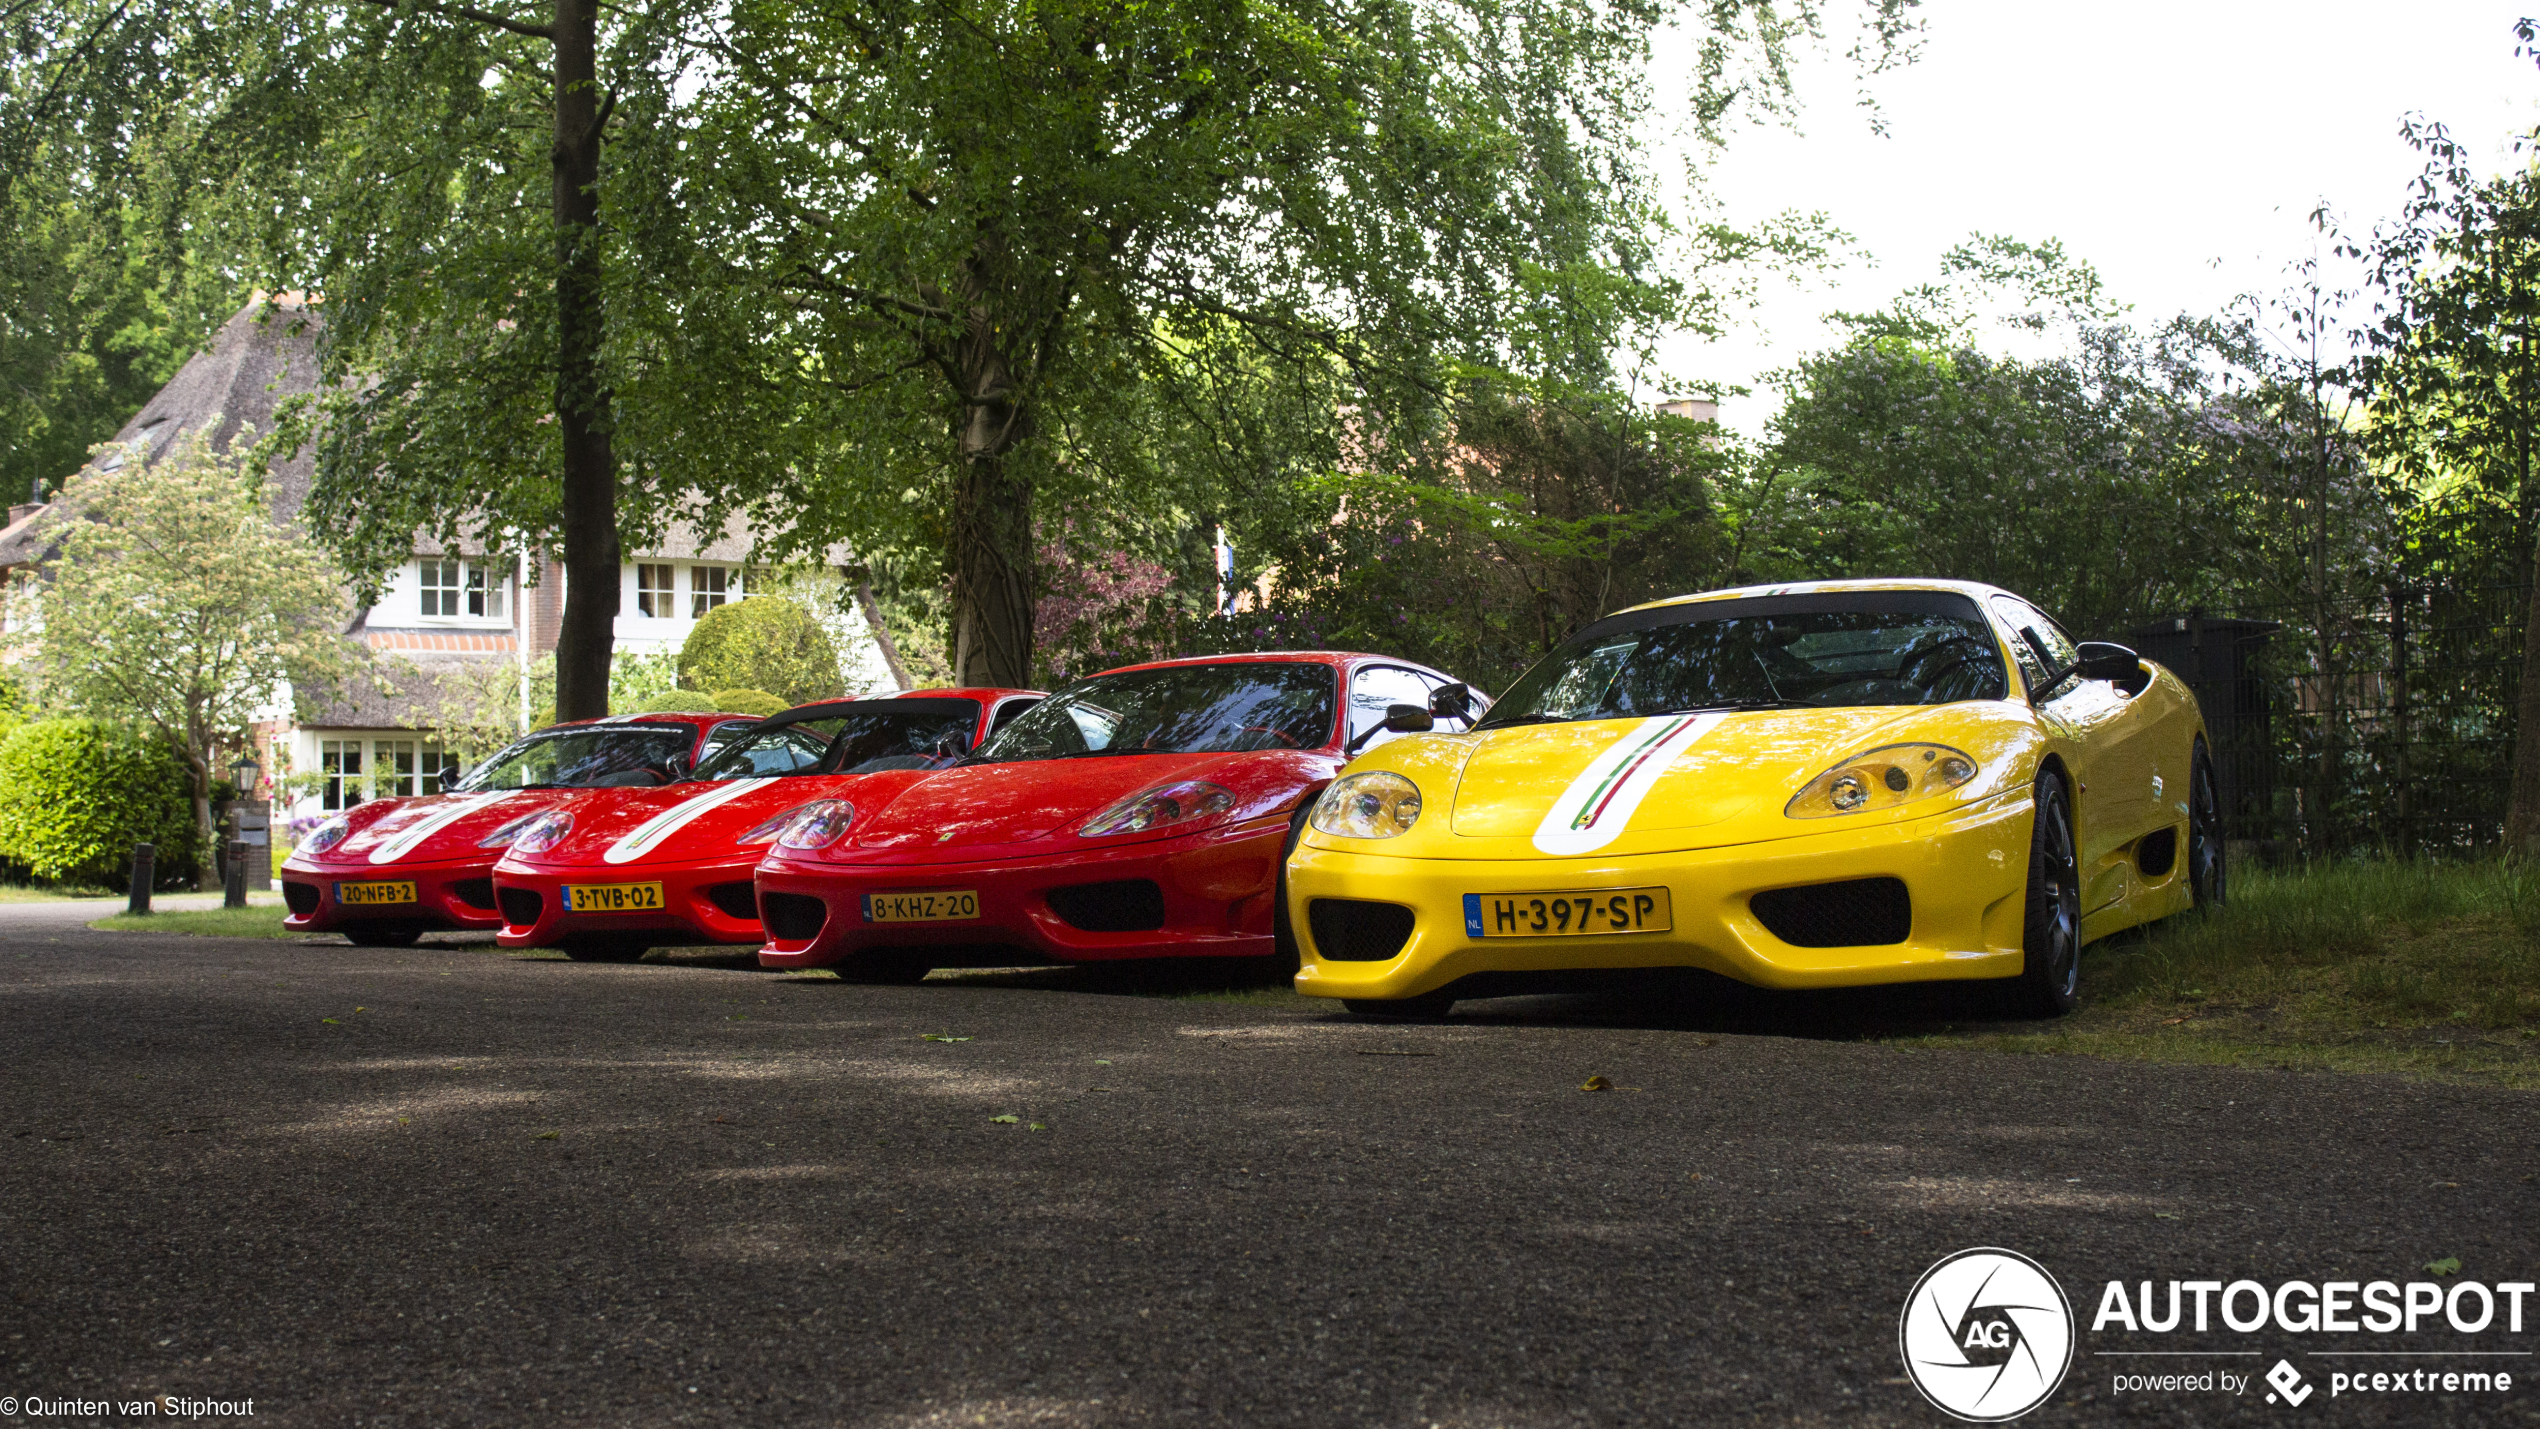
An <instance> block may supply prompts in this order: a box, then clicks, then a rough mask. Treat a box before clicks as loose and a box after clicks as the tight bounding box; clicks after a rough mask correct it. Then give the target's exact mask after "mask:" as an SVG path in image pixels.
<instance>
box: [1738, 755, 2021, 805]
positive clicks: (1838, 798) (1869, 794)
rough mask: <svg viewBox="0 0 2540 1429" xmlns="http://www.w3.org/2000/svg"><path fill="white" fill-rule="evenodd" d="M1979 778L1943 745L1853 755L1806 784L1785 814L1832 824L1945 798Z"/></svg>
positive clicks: (1969, 761) (1968, 761)
mask: <svg viewBox="0 0 2540 1429" xmlns="http://www.w3.org/2000/svg"><path fill="white" fill-rule="evenodd" d="M1975 777H1976V762H1975V761H1974V760H1972V759H1969V758H1968V757H1967V756H1966V755H1964V754H1961V753H1959V752H1958V751H1957V750H1954V749H1951V748H1950V747H1949V746H1948V745H1945V744H1891V745H1887V746H1886V747H1884V748H1880V749H1872V750H1868V751H1866V752H1864V753H1860V754H1856V755H1853V756H1852V757H1851V758H1849V759H1847V760H1845V761H1843V762H1842V763H1841V764H1838V765H1836V766H1835V767H1833V768H1832V769H1829V770H1827V771H1826V772H1825V773H1823V774H1820V775H1818V776H1817V777H1816V778H1814V779H1811V780H1809V781H1808V787H1807V788H1805V789H1802V790H1800V791H1799V794H1798V797H1796V798H1794V799H1792V800H1791V801H1790V806H1789V807H1788V808H1786V809H1784V810H1782V812H1783V813H1785V814H1788V815H1790V816H1791V817H1792V818H1794V819H1830V818H1833V817H1835V816H1836V815H1838V814H1867V813H1873V812H1876V811H1877V810H1880V809H1893V808H1895V807H1896V806H1897V805H1899V804H1910V803H1912V802H1914V801H1915V800H1916V799H1928V798H1930V797H1932V796H1933V795H1935V794H1946V793H1948V792H1949V791H1951V790H1953V789H1956V788H1958V787H1960V786H1961V785H1963V784H1965V783H1966V782H1967V781H1968V780H1970V779H1973V778H1975Z"/></svg>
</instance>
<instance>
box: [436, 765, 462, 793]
mask: <svg viewBox="0 0 2540 1429" xmlns="http://www.w3.org/2000/svg"><path fill="white" fill-rule="evenodd" d="M466 777H467V771H466V770H464V769H461V768H460V767H459V766H457V765H455V764H448V765H444V766H442V769H441V774H440V779H441V792H442V793H444V794H455V793H457V792H458V788H459V781H460V780H462V779H465V778H466Z"/></svg>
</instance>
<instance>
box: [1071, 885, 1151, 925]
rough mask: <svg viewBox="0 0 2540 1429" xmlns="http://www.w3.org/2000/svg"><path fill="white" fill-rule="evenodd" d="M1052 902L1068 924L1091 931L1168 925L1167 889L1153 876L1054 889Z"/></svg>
mask: <svg viewBox="0 0 2540 1429" xmlns="http://www.w3.org/2000/svg"><path fill="white" fill-rule="evenodd" d="M1049 904H1050V911H1051V912H1053V913H1056V914H1057V915H1058V916H1059V918H1060V920H1061V921H1063V922H1065V923H1066V924H1067V926H1068V927H1070V928H1080V929H1082V930H1084V931H1085V932H1088V933H1150V932H1153V931H1155V930H1156V929H1158V928H1161V927H1163V926H1164V890H1163V889H1161V888H1158V887H1156V886H1155V880H1154V879H1151V878H1124V879H1121V880H1120V881H1118V882H1116V883H1079V884H1077V885H1075V886H1074V887H1072V888H1053V889H1051V890H1050V891H1049Z"/></svg>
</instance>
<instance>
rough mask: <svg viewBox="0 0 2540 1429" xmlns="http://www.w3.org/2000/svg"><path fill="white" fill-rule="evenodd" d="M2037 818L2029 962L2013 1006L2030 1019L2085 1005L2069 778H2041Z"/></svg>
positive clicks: (2032, 833)
mask: <svg viewBox="0 0 2540 1429" xmlns="http://www.w3.org/2000/svg"><path fill="white" fill-rule="evenodd" d="M2033 802H2034V803H2035V805H2036V809H2037V817H2036V820H2035V822H2034V823H2033V824H2032V826H2031V827H2030V830H2029V839H2028V912H2027V917H2026V919H2025V920H2024V921H2025V929H2024V931H2025V934H2026V936H2025V937H2024V938H2023V940H2022V942H2023V945H2024V948H2025V951H2026V953H2027V960H2026V962H2025V963H2024V965H2023V966H2022V967H2021V969H2020V975H2019V977H2017V978H2016V979H2014V980H2013V999H2012V1000H2013V1002H2014V1003H2015V1004H2016V1005H2017V1007H2018V1009H2019V1011H2020V1012H2022V1013H2023V1014H2025V1015H2027V1016H2030V1017H2061V1016H2063V1015H2064V1014H2065V1013H2067V1012H2070V1011H2072V1010H2073V1009H2074V1008H2076V1007H2078V1006H2080V1005H2081V859H2080V857H2079V855H2078V854H2076V853H2075V852H2074V846H2073V806H2072V799H2071V796H2070V795H2068V794H2066V793H2065V792H2064V778H2063V776H2062V775H2060V774H2058V773H2056V772H2055V771H2053V770H2051V769H2050V770H2047V771H2046V772H2044V773H2042V774H2040V775H2038V776H2037V796H2036V798H2035V800H2034V801H2033Z"/></svg>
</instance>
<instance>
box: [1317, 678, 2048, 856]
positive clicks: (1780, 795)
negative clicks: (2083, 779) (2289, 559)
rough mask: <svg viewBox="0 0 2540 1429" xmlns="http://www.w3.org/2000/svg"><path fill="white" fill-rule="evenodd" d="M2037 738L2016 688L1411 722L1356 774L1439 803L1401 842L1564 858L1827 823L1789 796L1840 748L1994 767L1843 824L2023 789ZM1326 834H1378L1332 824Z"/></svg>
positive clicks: (1463, 852) (1698, 843) (1432, 851)
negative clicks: (1557, 720) (1465, 728)
mask: <svg viewBox="0 0 2540 1429" xmlns="http://www.w3.org/2000/svg"><path fill="white" fill-rule="evenodd" d="M2037 739H2038V733H2037V728H2036V720H2035V717H2034V715H2033V714H2032V712H2030V711H2029V710H2028V708H2027V707H2026V706H2025V705H2022V704H2017V703H2015V702H2012V701H2007V700H1983V701H1965V702H1961V703H1959V704H1954V705H1940V706H1906V707H1894V706H1884V707H1869V708H1853V709H1824V710H1820V709H1792V710H1740V711H1729V712H1712V713H1706V714H1693V715H1668V716H1659V717H1655V718H1649V719H1615V720H1587V721H1579V722H1575V723H1565V724H1543V725H1520V726H1517V727H1515V728H1511V729H1497V730H1486V731H1483V732H1482V733H1479V734H1458V735H1425V736H1413V737H1410V738H1406V739H1401V740H1397V741H1395V742H1394V743H1392V744H1389V745H1386V746H1385V747H1384V748H1382V749H1381V750H1378V751H1376V752H1375V753H1374V754H1373V755H1371V756H1370V757H1369V758H1367V759H1363V760H1361V761H1359V762H1358V763H1357V764H1355V765H1353V766H1351V769H1350V772H1351V773H1357V772H1359V771H1361V770H1364V769H1390V770H1392V771H1394V772H1397V773H1400V774H1403V775H1405V776H1406V777H1408V778H1410V779H1411V781H1412V782H1413V783H1414V784H1416V785H1418V786H1419V788H1420V789H1421V790H1422V791H1423V794H1424V795H1425V797H1426V798H1427V799H1428V800H1429V801H1430V807H1429V809H1428V810H1427V817H1425V818H1423V819H1422V820H1421V822H1420V823H1419V824H1417V825H1415V826H1414V827H1413V828H1412V829H1411V830H1410V831H1409V832H1408V833H1406V834H1404V835H1401V836H1398V837H1397V838H1393V839H1388V840H1384V841H1383V846H1384V851H1385V852H1387V853H1389V854H1398V855H1401V856H1405V857H1428V858H1543V857H1555V858H1560V857H1579V856H1586V855H1593V854H1615V855H1621V854H1633V853H1647V852H1658V851H1664V850H1671V849H1689V848H1706V847H1717V846H1723V845H1728V844H1735V843H1746V842H1754V841H1759V840H1763V839H1772V838H1790V837H1797V836H1799V835H1803V834H1814V833H1829V832H1833V831H1834V826H1833V825H1832V824H1831V823H1829V822H1828V821H1825V820H1817V819H1793V818H1790V817H1788V815H1787V814H1786V813H1785V812H1784V810H1785V809H1786V808H1787V807H1788V805H1789V803H1790V800H1791V798H1792V796H1793V795H1795V794H1797V793H1798V792H1799V790H1800V789H1801V787H1803V786H1804V785H1806V784H1807V782H1808V781H1809V780H1811V779H1813V778H1815V777H1816V776H1818V775H1819V774H1822V773H1824V772H1826V770H1828V769H1830V768H1833V767H1834V766H1835V765H1836V764H1837V763H1838V762H1839V761H1841V760H1843V759H1845V758H1848V757H1850V756H1852V755H1855V754H1859V753H1861V752H1863V751H1865V750H1868V749H1872V748H1876V747H1878V746H1880V745H1883V744H1896V743H1904V742H1907V741H1915V740H1929V741H1932V742H1934V743H1940V744H1947V745H1950V746H1952V747H1955V748H1958V749H1961V750H1963V751H1965V752H1966V753H1968V754H1970V755H1973V756H1975V758H1976V760H1977V763H1978V766H1979V769H1980V770H1981V771H1982V772H1981V773H1980V775H1979V777H1978V778H1977V779H1976V780H1975V781H1973V782H1972V783H1970V784H1969V785H1968V786H1967V787H1966V789H1965V790H1964V791H1963V792H1962V794H1961V795H1960V796H1959V797H1955V798H1940V799H1932V800H1922V801H1917V802H1915V803H1912V804H1907V805H1902V806H1899V807H1897V808H1895V809H1890V810H1881V811H1875V812H1872V813H1868V814H1864V815H1860V816H1858V817H1857V818H1846V819H1844V820H1843V821H1842V826H1843V827H1845V828H1867V827H1870V826H1872V825H1878V824H1886V823H1891V822H1901V821H1904V820H1908V819H1913V818H1919V817H1923V816H1925V815H1928V814H1935V813H1939V812H1942V811H1943V810H1944V809H1947V808H1952V807H1958V806H1961V805H1964V804H1965V803H1967V802H1969V801H1971V800H1973V799H1977V798H1982V797H1987V796H1989V795H1991V794H1993V793H1996V792H1999V791H2000V790H2001V789H2002V788H2004V787H2011V785H2010V784H2006V783H2005V779H2006V777H2009V778H2010V779H2011V780H2012V783H2016V782H2017V781H2018V780H2024V779H2025V778H2026V777H2027V776H2026V775H2025V774H2017V773H2015V770H2016V769H2018V768H2024V767H2025V766H2024V765H2022V762H2021V758H2020V751H2022V750H2024V749H2033V748H2034V747H2035V745H2036V742H2037ZM1441 796H1443V797H1441ZM1441 805H1443V807H1440V806H1441ZM1441 814H1442V815H1444V817H1443V818H1440V817H1438V816H1439V815H1441ZM1315 842H1316V843H1317V844H1330V845H1333V846H1349V847H1371V845H1368V844H1365V843H1362V842H1360V841H1358V840H1348V839H1332V838H1329V837H1328V836H1321V835H1317V836H1315Z"/></svg>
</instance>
